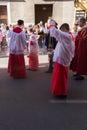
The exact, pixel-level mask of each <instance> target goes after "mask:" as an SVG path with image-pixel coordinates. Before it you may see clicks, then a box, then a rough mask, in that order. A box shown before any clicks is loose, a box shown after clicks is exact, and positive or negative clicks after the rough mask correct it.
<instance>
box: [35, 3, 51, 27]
mask: <svg viewBox="0 0 87 130" xmlns="http://www.w3.org/2000/svg"><path fill="white" fill-rule="evenodd" d="M52 11H53V5H52V4H36V5H35V24H37V23H39V22H40V21H43V23H45V22H46V21H47V19H48V17H52Z"/></svg>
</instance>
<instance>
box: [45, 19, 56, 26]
mask: <svg viewBox="0 0 87 130" xmlns="http://www.w3.org/2000/svg"><path fill="white" fill-rule="evenodd" d="M47 23H48V28H52V27H55V22H54V20H52V19H49V20H48V21H47Z"/></svg>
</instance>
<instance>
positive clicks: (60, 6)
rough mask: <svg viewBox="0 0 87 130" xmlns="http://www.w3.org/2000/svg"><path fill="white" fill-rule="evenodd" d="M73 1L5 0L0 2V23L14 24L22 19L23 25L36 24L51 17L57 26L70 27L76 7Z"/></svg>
mask: <svg viewBox="0 0 87 130" xmlns="http://www.w3.org/2000/svg"><path fill="white" fill-rule="evenodd" d="M74 3H75V1H74V0H69V1H66V0H65V1H58V0H56V1H50V0H48V1H46V0H25V1H24V0H19V1H17V0H13V1H11V0H10V1H9V0H7V1H6V0H5V1H0V23H1V22H5V23H7V24H12V23H16V21H17V20H18V19H23V20H24V21H25V24H26V25H27V24H37V23H38V22H39V21H41V20H42V21H43V22H46V21H47V19H48V17H52V18H53V19H54V20H55V21H56V22H57V23H58V24H59V26H60V25H61V24H62V23H64V22H67V23H69V24H70V26H72V25H73V23H74V21H75V12H76V7H75V5H74Z"/></svg>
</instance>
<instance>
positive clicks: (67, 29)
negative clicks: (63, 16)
mask: <svg viewBox="0 0 87 130" xmlns="http://www.w3.org/2000/svg"><path fill="white" fill-rule="evenodd" d="M60 30H61V31H63V32H69V31H70V27H69V24H68V23H63V24H62V25H61V26H60Z"/></svg>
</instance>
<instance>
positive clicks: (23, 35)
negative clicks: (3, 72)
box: [0, 17, 87, 98]
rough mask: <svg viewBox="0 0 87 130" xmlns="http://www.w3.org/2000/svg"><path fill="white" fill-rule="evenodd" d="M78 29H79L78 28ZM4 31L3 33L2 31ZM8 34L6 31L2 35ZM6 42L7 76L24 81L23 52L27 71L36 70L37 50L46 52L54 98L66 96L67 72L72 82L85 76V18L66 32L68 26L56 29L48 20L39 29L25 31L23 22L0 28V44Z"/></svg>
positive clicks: (86, 39)
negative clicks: (71, 76)
mask: <svg viewBox="0 0 87 130" xmlns="http://www.w3.org/2000/svg"><path fill="white" fill-rule="evenodd" d="M79 27H80V28H79ZM6 28H7V29H6ZM6 30H8V31H6ZM4 36H5V37H6V38H7V40H6V41H7V45H8V48H9V60H8V73H9V74H10V76H12V77H14V78H26V76H27V75H26V65H25V59H24V49H25V48H27V49H28V54H27V57H28V61H29V67H28V70H32V71H35V70H38V68H39V60H38V50H39V49H40V48H44V49H46V50H47V52H48V59H49V67H48V70H47V71H46V73H52V86H51V91H52V95H54V96H55V97H58V98H66V96H67V79H68V70H69V69H70V70H72V71H73V73H74V74H73V77H75V80H84V77H83V75H87V59H86V58H85V57H86V53H87V45H86V43H87V24H86V18H83V17H82V18H80V19H78V22H77V23H75V24H74V26H73V31H70V27H69V24H68V23H63V24H62V25H61V26H60V27H58V26H57V23H56V22H55V21H54V20H53V19H52V18H49V19H48V20H47V22H46V23H45V24H44V25H43V22H42V21H40V23H39V24H37V25H31V26H29V27H28V28H27V29H26V28H25V27H24V21H23V20H18V21H17V25H15V26H11V25H10V27H8V26H4V25H3V24H2V25H1V29H0V44H1V46H2V39H3V37H4Z"/></svg>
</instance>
